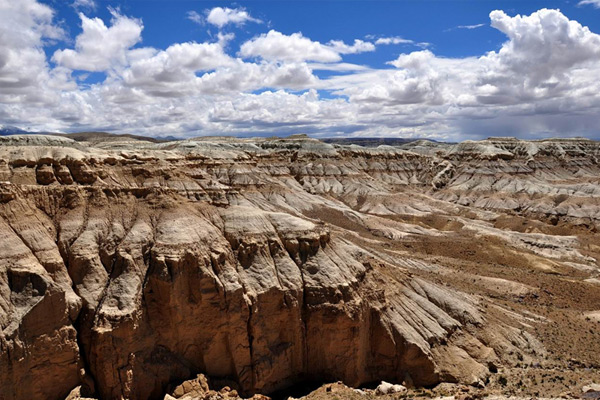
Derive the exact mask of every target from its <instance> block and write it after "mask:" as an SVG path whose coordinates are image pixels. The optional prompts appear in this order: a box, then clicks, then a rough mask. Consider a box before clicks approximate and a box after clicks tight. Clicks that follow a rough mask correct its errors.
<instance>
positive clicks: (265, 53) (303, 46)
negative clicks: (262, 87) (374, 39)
mask: <svg viewBox="0 0 600 400" xmlns="http://www.w3.org/2000/svg"><path fill="white" fill-rule="evenodd" d="M370 51H375V45H374V44H373V43H371V42H366V41H363V40H360V39H355V40H354V43H353V44H346V43H344V42H343V41H341V40H330V41H329V42H328V43H327V44H322V43H320V42H317V41H313V40H311V39H309V38H307V37H305V36H303V35H302V33H300V32H297V33H292V34H291V35H285V34H283V33H281V32H277V31H275V30H270V31H269V32H268V33H266V34H262V35H260V36H258V37H255V38H254V39H251V40H249V41H247V42H245V43H244V44H242V46H241V48H240V55H242V56H243V57H260V58H263V59H265V60H270V61H292V62H298V61H315V62H322V63H329V62H337V61H341V60H342V57H341V55H342V54H357V53H364V52H370Z"/></svg>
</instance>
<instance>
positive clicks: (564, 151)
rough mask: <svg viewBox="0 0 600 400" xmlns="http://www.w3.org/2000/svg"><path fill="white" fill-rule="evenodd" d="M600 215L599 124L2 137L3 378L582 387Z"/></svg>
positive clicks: (110, 395)
mask: <svg viewBox="0 0 600 400" xmlns="http://www.w3.org/2000/svg"><path fill="white" fill-rule="evenodd" d="M599 222H600V144H599V143H598V142H594V141H589V140H584V139H560V140H559V139H554V140H543V141H520V140H515V139H510V138H492V139H488V140H483V141H478V142H463V143H459V144H444V143H436V142H429V141H416V142H411V143H405V144H402V143H399V144H397V145H394V146H387V145H381V146H378V147H361V146H358V145H352V144H339V143H324V142H321V141H318V140H315V139H309V138H305V137H292V138H287V139H278V138H270V139H233V138H202V139H194V140H182V141H172V142H151V141H144V140H136V139H134V138H124V137H101V136H99V137H94V136H89V137H86V136H83V137H79V138H78V141H75V140H73V139H71V138H68V137H59V136H42V135H27V136H7V137H1V138H0V399H2V400H13V399H64V398H66V397H67V396H68V397H69V398H78V397H80V396H81V397H90V398H97V399H119V398H127V399H163V398H173V397H175V398H187V399H191V398H211V399H218V398H237V397H244V398H247V397H252V396H254V397H255V399H262V398H264V397H262V395H267V396H271V397H273V398H286V397H287V396H294V397H301V396H305V395H307V396H308V399H313V400H320V399H335V400H340V399H367V398H369V399H371V398H375V397H377V394H376V391H373V390H372V389H373V388H375V387H376V386H377V385H378V384H379V382H381V381H382V380H383V381H387V382H391V383H398V384H403V385H404V386H406V387H408V393H405V394H402V396H409V397H443V396H451V395H454V396H456V397H457V398H474V397H485V396H491V397H493V396H521V397H531V396H537V397H557V396H562V397H568V396H573V397H580V396H584V394H583V387H584V386H586V385H590V384H592V383H600V369H599V368H600V269H599V266H600V264H599V263H598V260H599V259H600V240H598V239H599V235H598V233H597V229H598V226H599ZM198 374H204V375H200V376H199V375H198ZM338 381H339V383H332V382H338ZM358 388H360V390H356V389H358ZM313 389H316V390H315V391H314V392H312V393H310V392H311V391H312V390H313ZM309 393H310V394H309ZM596 394H597V393H596ZM386 396H387V395H382V396H380V398H382V399H383V398H391V397H389V396H387V397H386ZM396 396H399V395H396ZM585 396H588V397H593V396H595V392H593V391H592V392H590V393H586V394H585ZM392 397H393V396H392Z"/></svg>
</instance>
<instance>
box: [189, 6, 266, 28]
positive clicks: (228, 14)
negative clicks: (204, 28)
mask: <svg viewBox="0 0 600 400" xmlns="http://www.w3.org/2000/svg"><path fill="white" fill-rule="evenodd" d="M191 13H193V14H192V15H191V16H190V15H188V16H189V17H190V19H191V20H192V21H194V22H200V21H202V20H201V19H199V17H201V16H200V15H199V14H198V13H195V12H193V11H192V12H191ZM205 14H206V22H208V23H209V24H211V25H215V26H216V27H218V28H223V27H224V26H225V25H228V24H233V25H238V26H239V25H243V24H245V23H246V22H255V23H262V21H261V20H260V19H257V18H254V17H252V16H251V15H250V14H249V13H248V11H246V10H245V9H244V8H242V7H240V8H228V7H215V8H212V9H210V10H206V11H205Z"/></svg>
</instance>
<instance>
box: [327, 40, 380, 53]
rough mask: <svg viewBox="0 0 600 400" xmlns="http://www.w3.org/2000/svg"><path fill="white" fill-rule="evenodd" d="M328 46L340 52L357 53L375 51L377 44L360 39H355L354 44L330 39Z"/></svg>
mask: <svg viewBox="0 0 600 400" xmlns="http://www.w3.org/2000/svg"><path fill="white" fill-rule="evenodd" d="M327 46H328V47H329V48H331V49H332V50H333V51H335V52H337V53H338V54H357V53H365V52H369V51H375V45H374V44H373V43H371V42H365V41H362V40H360V39H354V44H351V45H349V44H346V43H344V42H343V41H341V40H330V41H329V42H328V43H327Z"/></svg>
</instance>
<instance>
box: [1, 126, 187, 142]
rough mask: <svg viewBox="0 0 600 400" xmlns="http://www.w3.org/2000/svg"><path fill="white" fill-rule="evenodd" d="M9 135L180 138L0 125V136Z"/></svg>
mask: <svg viewBox="0 0 600 400" xmlns="http://www.w3.org/2000/svg"><path fill="white" fill-rule="evenodd" d="M10 135H53V136H63V137H67V138H70V139H73V140H75V141H78V142H81V141H88V142H89V141H93V140H95V139H96V140H102V139H107V138H127V139H135V140H145V141H148V142H153V143H158V142H169V141H173V140H181V138H177V137H175V136H165V137H159V138H155V137H150V136H141V135H131V134H128V133H125V134H117V133H109V132H75V133H57V132H34V131H26V130H24V129H21V128H19V127H17V126H11V125H0V136H10Z"/></svg>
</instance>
